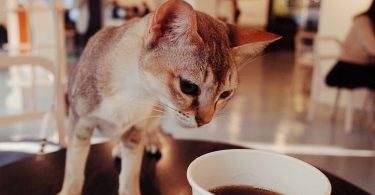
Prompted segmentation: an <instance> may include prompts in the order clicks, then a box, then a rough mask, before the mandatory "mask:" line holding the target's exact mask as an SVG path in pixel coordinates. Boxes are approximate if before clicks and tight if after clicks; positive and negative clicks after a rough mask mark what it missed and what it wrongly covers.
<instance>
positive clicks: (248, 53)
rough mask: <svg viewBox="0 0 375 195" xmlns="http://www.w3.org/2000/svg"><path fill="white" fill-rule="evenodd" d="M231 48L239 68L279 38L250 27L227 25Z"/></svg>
mask: <svg viewBox="0 0 375 195" xmlns="http://www.w3.org/2000/svg"><path fill="white" fill-rule="evenodd" d="M227 26H228V36H229V40H230V42H231V47H232V50H233V53H234V55H235V58H236V62H237V64H238V65H239V66H241V65H244V64H245V62H246V61H248V60H251V59H254V58H255V57H257V56H258V55H260V53H261V52H262V51H263V50H264V49H265V48H266V47H267V45H269V44H270V43H272V42H274V41H277V40H279V39H280V38H281V36H279V35H276V34H273V33H269V32H264V31H261V30H257V29H254V28H250V27H239V26H236V25H233V24H227Z"/></svg>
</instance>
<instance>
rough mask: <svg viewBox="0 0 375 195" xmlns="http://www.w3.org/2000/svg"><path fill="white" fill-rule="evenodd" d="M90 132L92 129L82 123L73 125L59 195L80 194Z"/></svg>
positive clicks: (88, 148)
mask: <svg viewBox="0 0 375 195" xmlns="http://www.w3.org/2000/svg"><path fill="white" fill-rule="evenodd" d="M92 131H93V128H91V127H89V126H87V125H85V124H84V123H83V122H78V123H77V124H76V125H74V130H73V131H72V134H71V135H70V136H69V140H68V148H67V152H66V162H65V175H64V183H63V187H62V190H61V192H60V193H59V195H79V194H81V192H82V187H83V182H84V170H85V164H86V160H87V155H88V153H89V150H90V139H91V136H92Z"/></svg>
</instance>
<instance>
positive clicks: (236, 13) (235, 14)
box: [232, 0, 241, 24]
mask: <svg viewBox="0 0 375 195" xmlns="http://www.w3.org/2000/svg"><path fill="white" fill-rule="evenodd" d="M232 6H233V8H232V9H233V10H232V11H233V22H234V23H235V24H238V21H239V19H240V15H241V10H240V9H239V8H238V4H237V0H232Z"/></svg>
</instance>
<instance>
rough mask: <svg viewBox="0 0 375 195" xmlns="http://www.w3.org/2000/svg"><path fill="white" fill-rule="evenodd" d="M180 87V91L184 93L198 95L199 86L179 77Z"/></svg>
mask: <svg viewBox="0 0 375 195" xmlns="http://www.w3.org/2000/svg"><path fill="white" fill-rule="evenodd" d="M180 89H181V91H182V93H184V94H186V95H192V96H197V95H199V87H198V85H196V84H194V83H192V82H190V81H188V80H185V79H180Z"/></svg>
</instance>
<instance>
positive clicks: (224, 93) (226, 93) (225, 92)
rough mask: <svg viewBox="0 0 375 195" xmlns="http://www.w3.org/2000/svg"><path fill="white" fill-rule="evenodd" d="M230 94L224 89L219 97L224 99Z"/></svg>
mask: <svg viewBox="0 0 375 195" xmlns="http://www.w3.org/2000/svg"><path fill="white" fill-rule="evenodd" d="M230 94H231V91H224V92H223V93H221V94H220V99H225V98H227V97H229V96H230Z"/></svg>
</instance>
